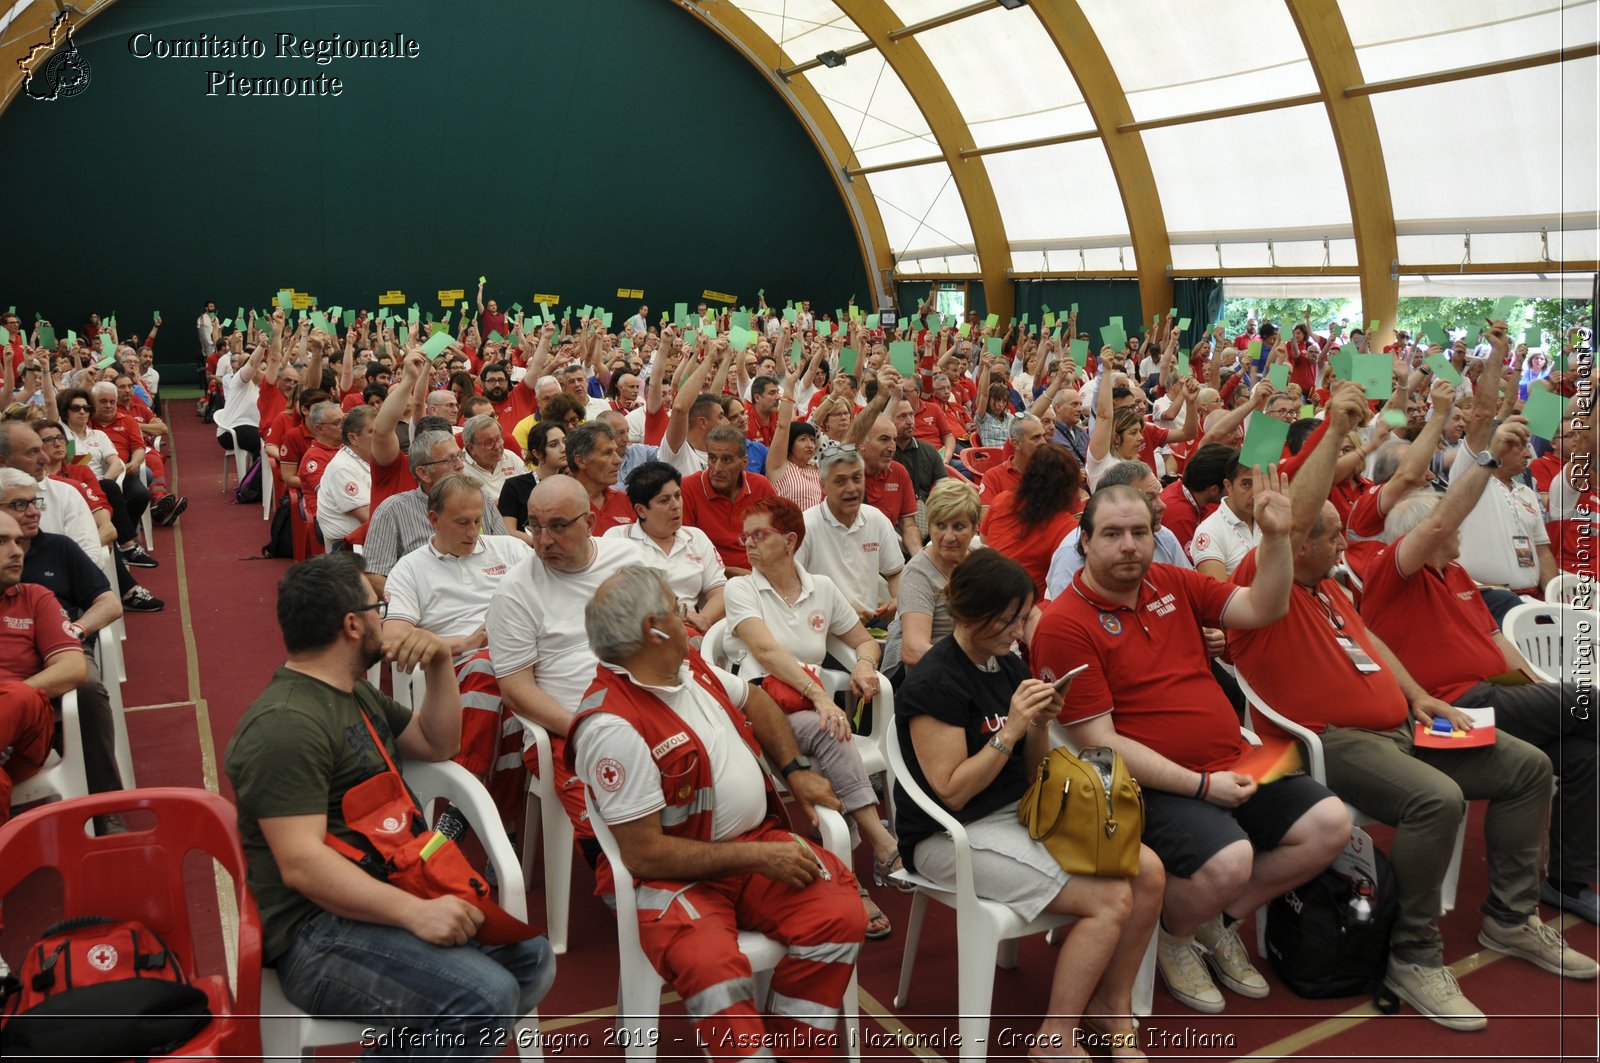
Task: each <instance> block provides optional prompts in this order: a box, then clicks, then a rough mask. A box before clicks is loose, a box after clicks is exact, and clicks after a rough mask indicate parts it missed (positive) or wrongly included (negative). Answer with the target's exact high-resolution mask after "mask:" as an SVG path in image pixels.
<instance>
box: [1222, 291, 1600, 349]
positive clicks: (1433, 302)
mask: <svg viewBox="0 0 1600 1063" xmlns="http://www.w3.org/2000/svg"><path fill="white" fill-rule="evenodd" d="M1499 302H1500V301H1499V300H1497V299H1488V298H1468V297H1463V296H1403V297H1401V299H1400V305H1399V316H1400V320H1399V327H1400V328H1402V329H1405V330H1406V331H1407V332H1409V333H1411V334H1412V335H1413V336H1415V335H1416V334H1417V332H1418V330H1419V329H1421V328H1423V327H1424V326H1425V325H1428V324H1429V323H1432V322H1437V323H1439V324H1440V325H1443V326H1444V327H1445V328H1446V329H1447V330H1459V329H1465V330H1467V338H1468V341H1469V342H1474V343H1475V342H1476V341H1477V338H1478V330H1479V329H1481V328H1482V327H1483V323H1484V320H1485V319H1486V318H1488V317H1489V316H1490V314H1491V313H1493V312H1494V311H1495V309H1496V306H1497V304H1498V303H1499ZM1222 305H1223V327H1224V328H1226V329H1227V334H1228V335H1229V336H1230V337H1232V336H1237V335H1239V334H1240V333H1242V332H1243V331H1244V328H1245V323H1246V322H1247V321H1248V320H1249V319H1250V318H1252V317H1253V318H1255V319H1256V320H1257V321H1271V322H1272V323H1273V324H1275V325H1277V326H1278V327H1279V328H1280V329H1290V328H1293V327H1294V323H1295V322H1297V321H1301V320H1303V316H1304V314H1305V312H1306V310H1307V309H1309V310H1310V311H1311V323H1312V325H1313V326H1315V328H1316V329H1317V331H1319V332H1320V331H1322V330H1323V329H1325V328H1326V327H1327V324H1328V322H1329V321H1330V320H1339V319H1341V318H1345V319H1348V320H1349V322H1350V327H1351V328H1357V327H1360V328H1365V327H1366V317H1365V316H1364V315H1363V314H1362V313H1361V304H1360V303H1359V302H1358V301H1355V300H1349V299H1250V298H1242V299H1224V300H1223V304H1222ZM1593 321H1594V304H1593V303H1591V302H1590V301H1589V300H1586V299H1517V300H1516V301H1515V302H1513V303H1512V304H1511V307H1510V310H1509V316H1507V318H1506V323H1507V324H1508V325H1509V326H1510V328H1511V331H1512V333H1513V334H1515V335H1518V336H1519V338H1520V336H1521V335H1522V334H1523V333H1525V332H1527V331H1528V330H1534V329H1537V330H1540V332H1541V334H1542V336H1543V340H1544V342H1545V343H1547V344H1549V345H1552V346H1553V345H1554V344H1555V343H1556V338H1557V337H1558V336H1561V335H1562V334H1563V333H1564V332H1565V331H1566V330H1567V329H1570V328H1574V327H1576V326H1578V325H1589V324H1591V323H1592V322H1593ZM1429 338H1430V339H1432V340H1433V341H1434V342H1435V343H1439V342H1442V340H1443V339H1444V337H1442V336H1430V337H1429ZM1535 346H1537V344H1535Z"/></svg>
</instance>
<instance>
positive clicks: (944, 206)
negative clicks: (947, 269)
mask: <svg viewBox="0 0 1600 1063" xmlns="http://www.w3.org/2000/svg"><path fill="white" fill-rule="evenodd" d="M870 180H871V185H872V194H873V196H874V197H875V198H876V199H877V200H878V210H879V213H881V214H882V215H883V226H884V229H885V231H886V232H887V234H888V237H889V248H890V250H892V251H893V252H894V253H895V254H896V255H897V256H898V255H911V256H915V255H916V254H917V252H918V251H919V250H924V249H938V252H939V253H940V254H950V253H976V250H977V249H976V248H975V247H974V246H973V241H972V227H971V225H970V224H968V222H967V212H966V210H965V208H964V207H963V206H962V203H961V196H960V194H959V193H958V192H957V191H956V184H955V181H954V180H953V179H952V178H951V176H950V168H949V167H948V166H946V165H944V164H943V163H933V164H930V165H927V166H909V167H907V168H905V169H903V170H886V171H884V172H883V173H875V174H873V175H872V176H871V178H870Z"/></svg>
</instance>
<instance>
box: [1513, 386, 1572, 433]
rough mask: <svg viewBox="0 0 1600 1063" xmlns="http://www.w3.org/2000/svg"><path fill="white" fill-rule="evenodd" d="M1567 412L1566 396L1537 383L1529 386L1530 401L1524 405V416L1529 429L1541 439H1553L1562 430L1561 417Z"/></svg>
mask: <svg viewBox="0 0 1600 1063" xmlns="http://www.w3.org/2000/svg"><path fill="white" fill-rule="evenodd" d="M1566 413H1567V399H1566V396H1564V395H1557V394H1556V393H1555V392H1553V391H1547V390H1545V389H1544V388H1543V387H1540V386H1539V385H1537V384H1533V385H1530V386H1529V388H1528V401H1527V402H1526V403H1525V404H1524V405H1523V407H1522V416H1524V417H1526V418H1527V419H1528V431H1530V432H1532V433H1533V434H1534V435H1536V436H1538V437H1539V438H1540V439H1553V438H1554V437H1555V435H1556V433H1557V432H1559V431H1561V419H1562V418H1563V417H1565V416H1566Z"/></svg>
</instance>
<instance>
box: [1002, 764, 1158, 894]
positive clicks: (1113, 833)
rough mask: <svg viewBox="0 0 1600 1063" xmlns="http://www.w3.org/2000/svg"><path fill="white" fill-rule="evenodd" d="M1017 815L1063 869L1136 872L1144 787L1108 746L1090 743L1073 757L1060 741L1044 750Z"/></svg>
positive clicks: (1116, 873) (1089, 872)
mask: <svg viewBox="0 0 1600 1063" xmlns="http://www.w3.org/2000/svg"><path fill="white" fill-rule="evenodd" d="M1017 819H1018V820H1019V821H1020V822H1021V823H1022V825H1023V826H1024V827H1026V828H1027V829H1028V836H1029V837H1031V838H1032V839H1033V840H1034V841H1036V842H1041V843H1043V844H1044V847H1045V848H1046V849H1049V850H1050V855H1051V856H1054V857H1055V858H1056V863H1058V864H1060V865H1061V867H1062V870H1064V871H1066V872H1067V873H1068V874H1072V875H1098V876H1102V877H1105V878H1133V877H1134V876H1136V875H1138V874H1139V839H1140V837H1142V836H1143V834H1144V791H1142V790H1140V789H1139V784H1138V782H1136V781H1135V780H1134V778H1133V776H1132V775H1130V774H1128V766H1127V765H1126V764H1124V763H1123V762H1122V757H1120V756H1118V755H1117V752H1116V751H1115V750H1113V749H1109V748H1107V747H1106V746H1090V747H1088V748H1087V749H1085V750H1083V751H1082V752H1081V753H1079V754H1078V755H1077V756H1073V755H1072V753H1071V752H1070V751H1069V750H1068V749H1067V748H1066V747H1064V746H1063V747H1061V748H1059V749H1052V750H1051V751H1050V752H1049V753H1047V754H1045V757H1044V759H1043V760H1041V761H1040V762H1039V774H1038V777H1037V778H1036V779H1034V781H1033V783H1032V785H1030V786H1029V787H1028V792H1027V793H1025V794H1023V795H1022V800H1021V802H1019V803H1018V805H1017Z"/></svg>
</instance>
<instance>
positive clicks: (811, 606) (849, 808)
mask: <svg viewBox="0 0 1600 1063" xmlns="http://www.w3.org/2000/svg"><path fill="white" fill-rule="evenodd" d="M805 536H806V525H805V518H804V516H802V514H801V512H800V507H799V506H797V505H795V504H794V503H793V502H791V501H789V500H788V499H787V498H783V497H781V496H777V495H774V496H771V497H768V498H762V499H759V500H757V501H756V502H754V503H753V504H751V505H750V507H749V508H748V509H746V510H745V511H744V533H743V534H742V535H741V536H740V537H739V541H740V542H741V543H742V544H743V545H744V547H745V549H746V551H747V552H748V554H749V558H750V568H751V572H750V575H748V576H738V577H735V578H734V579H731V580H729V581H728V586H727V588H726V590H725V591H724V594H723V601H724V603H725V605H726V607H727V612H728V617H727V619H728V630H729V631H731V632H732V633H733V635H734V636H735V638H736V640H737V642H732V643H730V646H729V654H730V656H732V657H734V658H735V659H738V658H739V657H740V656H741V654H742V655H743V660H742V663H741V669H742V674H743V675H744V676H745V678H747V679H760V678H762V677H766V681H764V682H763V683H762V686H763V687H764V688H766V689H767V692H768V693H769V694H773V696H774V700H775V701H777V702H778V704H779V705H780V706H782V707H783V708H784V709H785V711H787V712H789V725H790V726H791V727H793V728H794V732H795V738H796V739H797V740H798V741H799V743H800V749H801V750H802V751H803V752H804V753H805V754H806V756H807V757H809V758H812V760H814V761H815V764H816V770H818V771H820V772H821V773H822V775H823V776H824V777H825V778H826V779H827V780H828V782H829V783H831V784H832V786H833V790H834V793H835V794H837V795H838V797H839V802H840V805H841V807H842V808H843V809H844V813H845V815H846V816H847V817H849V819H850V821H851V822H852V823H853V824H854V825H855V826H856V827H857V828H859V829H860V831H861V835H862V837H864V838H865V839H866V840H867V841H868V843H870V844H871V846H872V870H873V877H874V879H876V880H877V882H878V884H879V885H885V884H888V883H889V875H890V874H892V873H893V872H895V871H897V870H899V869H900V866H901V865H900V847H899V843H898V842H897V841H896V840H895V837H894V835H893V834H891V833H890V832H889V831H888V829H887V828H885V827H884V825H883V822H882V820H880V819H879V818H878V808H877V797H876V795H875V794H874V793H873V792H872V783H871V781H870V780H869V779H868V778H867V772H866V768H865V767H864V766H863V764H862V763H861V755H860V753H858V752H857V751H856V749H855V747H854V746H853V745H852V744H851V739H852V737H853V734H852V732H851V729H850V717H849V715H848V714H847V713H846V712H845V710H844V709H841V708H840V707H839V706H838V705H836V704H835V703H834V701H833V699H832V698H831V697H830V696H829V694H828V692H827V691H826V690H824V689H823V687H822V684H821V683H820V682H819V681H818V678H817V672H816V669H817V668H818V667H819V666H820V665H821V664H822V662H823V658H825V657H826V656H827V652H828V649H827V640H828V636H829V635H835V636H838V637H839V638H840V639H842V640H843V641H844V643H845V644H846V645H847V646H849V647H850V648H851V649H852V650H854V651H855V653H856V655H857V656H856V666H855V669H854V670H853V671H852V672H851V674H850V694H851V696H852V697H854V698H859V699H861V700H862V701H865V700H866V699H869V698H872V697H874V696H876V695H877V693H878V676H877V672H878V664H879V659H880V656H881V654H880V651H879V649H878V644H877V642H875V641H874V640H873V638H872V636H871V635H869V634H868V633H867V629H866V628H865V627H863V626H862V625H861V619H860V617H859V616H857V615H856V610H855V608H854V607H853V606H852V605H851V604H850V600H849V598H847V597H846V596H845V595H844V593H843V592H841V591H840V590H839V588H838V587H837V586H835V585H834V582H833V581H832V580H830V579H829V578H828V577H827V576H822V575H815V576H814V575H812V574H811V573H809V572H807V571H806V570H805V569H804V568H802V567H801V566H800V565H799V564H798V563H796V561H795V559H794V555H795V551H796V550H797V549H799V547H800V544H801V543H802V542H803V541H805ZM810 766H811V764H810V762H809V761H808V762H806V763H800V762H798V761H794V762H791V763H790V764H787V765H784V766H783V771H784V774H786V775H787V774H789V773H790V772H791V771H795V770H801V769H806V768H809V767H810ZM861 897H862V900H863V902H864V903H865V904H866V907H867V915H868V922H867V937H869V938H874V939H876V938H885V937H888V936H889V932H890V929H891V928H890V925H889V917H888V916H886V915H884V914H883V912H882V910H881V909H879V908H878V906H877V905H876V904H874V903H873V901H872V898H871V897H870V896H868V894H867V890H866V887H865V886H863V887H861Z"/></svg>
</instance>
